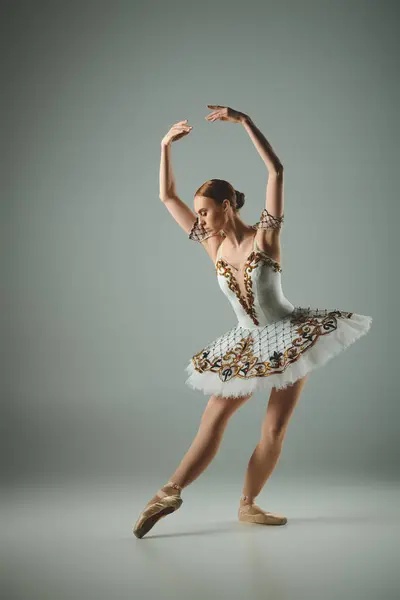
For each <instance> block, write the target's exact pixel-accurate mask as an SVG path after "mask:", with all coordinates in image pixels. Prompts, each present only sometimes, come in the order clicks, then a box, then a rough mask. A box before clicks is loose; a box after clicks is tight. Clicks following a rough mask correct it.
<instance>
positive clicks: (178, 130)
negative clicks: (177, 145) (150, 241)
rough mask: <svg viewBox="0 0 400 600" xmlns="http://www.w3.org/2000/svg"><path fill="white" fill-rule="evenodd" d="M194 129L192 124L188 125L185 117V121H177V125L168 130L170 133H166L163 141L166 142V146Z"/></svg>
mask: <svg viewBox="0 0 400 600" xmlns="http://www.w3.org/2000/svg"><path fill="white" fill-rule="evenodd" d="M192 129H193V127H192V126H191V125H188V120H187V119H185V120H184V121H178V123H175V125H172V127H171V129H170V130H169V131H168V133H166V134H165V136H164V137H163V139H162V141H161V143H162V144H164V145H165V146H168V145H169V144H171V143H172V142H176V141H177V140H180V139H181V138H182V137H184V136H185V135H188V133H190V132H191V131H192Z"/></svg>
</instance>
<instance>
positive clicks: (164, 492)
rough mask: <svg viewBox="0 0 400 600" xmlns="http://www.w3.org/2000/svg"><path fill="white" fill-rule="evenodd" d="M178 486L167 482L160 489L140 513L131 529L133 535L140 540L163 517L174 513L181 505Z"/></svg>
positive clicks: (179, 487) (180, 489)
mask: <svg viewBox="0 0 400 600" xmlns="http://www.w3.org/2000/svg"><path fill="white" fill-rule="evenodd" d="M181 491H182V488H181V486H180V485H178V484H176V483H173V482H172V481H169V482H168V483H167V484H166V485H165V486H163V487H162V488H160V489H159V490H158V492H157V494H156V495H155V496H153V498H152V499H151V500H149V501H148V502H147V504H146V506H145V507H144V509H143V511H142V512H141V513H140V515H139V518H138V520H137V521H136V524H135V526H134V528H133V533H134V534H135V535H136V537H138V538H142V537H143V536H144V535H145V534H146V533H147V532H148V531H150V529H151V528H152V527H153V526H154V525H155V524H156V523H157V521H159V520H160V519H162V518H163V517H165V516H167V515H169V514H170V513H172V512H175V511H176V510H178V508H180V506H181V505H182V503H183V500H182V498H181V497H180V494H181Z"/></svg>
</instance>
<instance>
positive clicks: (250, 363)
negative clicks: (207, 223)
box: [186, 209, 372, 397]
mask: <svg viewBox="0 0 400 600" xmlns="http://www.w3.org/2000/svg"><path fill="white" fill-rule="evenodd" d="M282 221H283V216H282V217H273V216H272V215H271V214H270V213H268V211H267V210H266V209H264V210H263V212H262V213H261V219H260V221H259V222H258V223H256V225H254V226H253V227H254V229H256V230H257V229H259V228H260V227H263V228H265V227H266V228H268V227H274V228H279V227H280V226H281V223H282ZM189 237H190V238H191V239H195V240H198V241H201V240H202V239H206V236H205V234H204V232H203V231H202V230H201V228H200V226H199V224H198V222H195V223H194V226H193V229H192V232H191V233H190V235H189ZM256 237H257V234H256V235H255V236H254V241H253V250H252V252H251V253H250V254H249V256H248V257H247V259H246V261H245V263H244V265H243V269H239V268H238V267H235V266H233V265H231V264H230V263H229V262H228V261H227V260H226V259H225V258H224V257H223V256H222V255H221V244H220V245H219V247H218V252H217V259H216V262H215V269H216V274H217V279H218V283H219V286H220V288H221V290H222V292H223V293H224V294H225V295H226V297H227V298H228V300H229V302H230V304H231V306H232V308H233V310H234V312H235V314H236V316H237V321H238V322H237V325H236V326H235V327H234V328H233V329H231V330H230V331H228V332H226V333H224V334H223V335H221V336H219V337H218V338H217V339H216V340H214V341H212V342H210V343H208V344H207V345H206V346H205V347H203V348H202V349H201V350H200V351H198V352H196V354H194V356H192V358H191V361H190V363H189V364H188V366H187V367H186V371H187V373H188V374H189V377H188V379H187V380H186V384H187V385H188V386H190V387H191V388H193V389H195V390H201V391H203V392H204V394H215V395H219V396H226V397H229V396H243V395H248V394H251V393H252V392H254V391H255V390H258V389H260V390H271V389H272V388H273V387H275V388H277V389H281V388H285V387H287V386H288V385H289V384H291V383H294V382H295V381H297V380H298V379H299V378H301V377H303V376H304V375H306V374H307V373H309V372H310V371H312V370H313V369H315V368H317V367H320V366H322V365H325V364H326V363H327V362H328V360H329V359H331V358H333V357H334V356H336V355H337V354H339V352H341V351H342V350H345V349H346V348H348V347H349V346H350V345H351V344H352V343H353V342H355V341H356V340H358V339H359V338H360V337H361V336H362V335H364V334H365V333H367V332H368V330H369V328H370V327H371V323H372V317H369V316H366V315H360V314H357V313H355V312H347V311H344V310H339V309H327V308H311V307H308V308H304V307H295V306H294V305H293V304H292V303H291V302H290V301H289V300H288V299H287V298H286V297H285V295H284V293H283V289H282V280H281V277H282V265H281V264H280V263H278V262H277V261H276V260H274V259H273V258H272V257H270V256H269V255H268V254H266V253H265V252H264V251H263V250H261V249H260V247H259V246H258V244H257V240H256ZM239 283H243V287H242V286H240V285H239Z"/></svg>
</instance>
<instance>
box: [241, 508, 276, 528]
mask: <svg viewBox="0 0 400 600" xmlns="http://www.w3.org/2000/svg"><path fill="white" fill-rule="evenodd" d="M238 517H239V521H241V522H242V523H254V524H259V525H285V523H287V518H286V517H285V516H284V515H279V514H277V513H272V512H267V511H265V510H263V509H262V508H260V507H259V506H257V504H254V503H251V504H240V506H239V511H238Z"/></svg>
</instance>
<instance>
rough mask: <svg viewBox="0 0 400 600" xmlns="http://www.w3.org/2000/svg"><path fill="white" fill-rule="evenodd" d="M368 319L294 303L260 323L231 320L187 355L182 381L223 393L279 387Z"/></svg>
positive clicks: (334, 350)
mask: <svg viewBox="0 0 400 600" xmlns="http://www.w3.org/2000/svg"><path fill="white" fill-rule="evenodd" d="M371 323H372V317H369V316H366V315H360V314H357V313H352V312H347V311H344V310H339V309H321V308H311V307H308V308H303V307H295V309H294V310H293V312H292V313H290V314H289V315H287V316H286V317H284V318H282V319H280V320H279V321H276V322H274V323H271V324H268V325H265V326H263V327H255V328H251V329H246V328H243V327H241V326H239V325H236V327H234V328H233V329H231V330H229V331H227V332H226V333H224V334H223V335H221V336H219V337H218V338H217V339H215V340H214V341H212V342H210V343H208V344H207V345H206V346H205V347H204V348H202V349H201V350H200V351H199V352H196V354H194V356H192V358H191V361H190V363H189V364H188V366H187V367H186V369H185V370H186V372H187V373H188V375H189V377H188V378H187V380H186V382H185V383H186V384H187V385H188V386H189V387H191V388H192V389H195V390H201V391H202V392H203V393H204V394H214V395H218V396H225V397H237V396H244V395H248V394H251V393H253V392H255V391H256V390H271V389H272V388H273V387H275V388H277V389H282V388H285V387H287V386H288V385H290V384H292V383H294V382H295V381H297V380H298V379H300V378H301V377H303V376H304V375H306V374H307V373H310V372H311V371H312V370H314V369H316V368H317V367H321V366H322V365H325V364H326V363H327V362H328V361H329V360H330V359H331V358H333V357H334V356H336V355H337V354H339V352H341V351H343V350H345V349H346V348H348V347H349V346H350V345H351V344H353V342H355V341H356V340H358V339H359V338H360V337H361V336H363V335H364V334H365V333H367V332H368V330H369V328H370V326H371Z"/></svg>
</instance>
